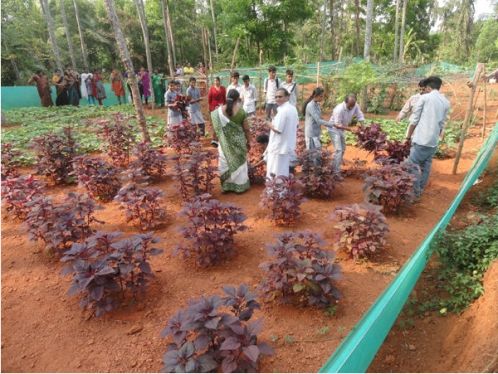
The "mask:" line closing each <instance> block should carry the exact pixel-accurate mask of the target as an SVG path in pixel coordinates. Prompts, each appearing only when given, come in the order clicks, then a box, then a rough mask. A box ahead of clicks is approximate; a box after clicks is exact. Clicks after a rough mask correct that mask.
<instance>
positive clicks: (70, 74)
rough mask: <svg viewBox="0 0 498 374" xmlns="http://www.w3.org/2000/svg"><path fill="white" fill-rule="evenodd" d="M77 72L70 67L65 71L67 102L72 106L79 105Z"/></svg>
mask: <svg viewBox="0 0 498 374" xmlns="http://www.w3.org/2000/svg"><path fill="white" fill-rule="evenodd" d="M78 78H79V77H78V73H76V72H75V71H73V70H72V69H68V70H67V71H66V78H65V79H66V81H67V87H68V88H67V97H68V100H69V104H71V105H73V106H79V105H80V99H81V96H80V90H79V80H78Z"/></svg>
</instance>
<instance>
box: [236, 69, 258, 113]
mask: <svg viewBox="0 0 498 374" xmlns="http://www.w3.org/2000/svg"><path fill="white" fill-rule="evenodd" d="M242 82H243V84H242V86H241V88H240V90H239V92H240V98H241V100H242V108H243V109H244V111H245V112H246V113H247V116H248V117H254V116H255V115H256V102H257V101H258V91H257V90H256V87H254V85H253V84H251V81H250V78H249V76H248V75H244V76H243V77H242Z"/></svg>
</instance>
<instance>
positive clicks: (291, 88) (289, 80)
mask: <svg viewBox="0 0 498 374" xmlns="http://www.w3.org/2000/svg"><path fill="white" fill-rule="evenodd" d="M282 88H285V89H286V90H287V92H288V93H289V95H290V96H289V103H291V104H292V105H294V106H295V107H297V83H296V82H294V71H293V70H291V69H287V71H286V72H285V82H284V83H282Z"/></svg>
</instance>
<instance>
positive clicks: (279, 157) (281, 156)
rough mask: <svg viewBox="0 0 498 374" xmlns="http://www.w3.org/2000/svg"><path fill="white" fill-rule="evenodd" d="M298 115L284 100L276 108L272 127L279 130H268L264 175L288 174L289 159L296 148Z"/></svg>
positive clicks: (294, 108)
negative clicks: (268, 137)
mask: <svg viewBox="0 0 498 374" xmlns="http://www.w3.org/2000/svg"><path fill="white" fill-rule="evenodd" d="M298 124H299V115H298V113H297V109H296V107H295V106H293V105H291V104H290V103H289V102H285V103H284V104H282V105H280V106H279V107H278V109H277V115H276V116H275V118H273V122H272V125H273V127H274V128H275V129H276V130H278V131H279V132H280V134H279V133H277V132H275V131H271V132H270V140H269V142H268V147H267V148H266V152H265V153H266V157H267V161H268V163H267V168H266V176H267V177H268V178H269V177H271V175H272V174H274V175H275V176H280V175H282V176H288V175H289V166H290V159H291V156H292V155H293V154H295V150H296V136H297V126H298Z"/></svg>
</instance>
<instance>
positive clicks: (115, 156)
mask: <svg viewBox="0 0 498 374" xmlns="http://www.w3.org/2000/svg"><path fill="white" fill-rule="evenodd" d="M129 121H130V118H129V117H125V116H123V115H122V114H120V113H116V114H114V116H113V117H112V119H100V120H97V121H94V123H95V124H96V125H97V126H99V127H100V128H99V134H100V136H101V137H102V138H103V139H104V140H105V141H106V143H107V144H106V145H105V150H106V152H107V155H108V156H109V157H110V158H111V160H112V163H113V164H114V166H117V167H126V166H128V163H129V162H130V153H131V150H132V147H133V144H134V142H135V136H134V135H133V128H132V126H131V125H130V123H129Z"/></svg>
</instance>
